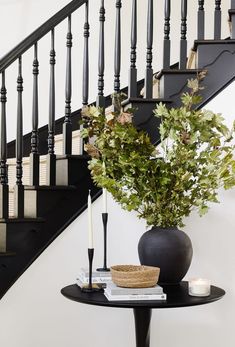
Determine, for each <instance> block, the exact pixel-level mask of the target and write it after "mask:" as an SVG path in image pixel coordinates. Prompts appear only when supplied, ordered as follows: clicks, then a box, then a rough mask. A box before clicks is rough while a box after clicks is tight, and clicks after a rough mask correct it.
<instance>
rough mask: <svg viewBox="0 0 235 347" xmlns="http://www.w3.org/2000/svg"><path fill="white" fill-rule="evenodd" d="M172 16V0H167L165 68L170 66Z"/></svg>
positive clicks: (164, 43) (164, 45) (164, 46)
mask: <svg viewBox="0 0 235 347" xmlns="http://www.w3.org/2000/svg"><path fill="white" fill-rule="evenodd" d="M170 17H171V1H170V0H165V24H164V42H163V68H164V69H169V67H170V52H171V41H170Z"/></svg>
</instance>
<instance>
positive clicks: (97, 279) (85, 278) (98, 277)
mask: <svg viewBox="0 0 235 347" xmlns="http://www.w3.org/2000/svg"><path fill="white" fill-rule="evenodd" d="M111 280H112V278H111V272H110V271H107V272H101V271H93V272H92V283H99V284H103V286H104V287H105V285H106V283H107V282H110V281H111ZM88 283H89V271H88V269H84V268H81V270H80V272H79V275H78V277H77V285H78V286H79V287H83V285H86V284H88Z"/></svg>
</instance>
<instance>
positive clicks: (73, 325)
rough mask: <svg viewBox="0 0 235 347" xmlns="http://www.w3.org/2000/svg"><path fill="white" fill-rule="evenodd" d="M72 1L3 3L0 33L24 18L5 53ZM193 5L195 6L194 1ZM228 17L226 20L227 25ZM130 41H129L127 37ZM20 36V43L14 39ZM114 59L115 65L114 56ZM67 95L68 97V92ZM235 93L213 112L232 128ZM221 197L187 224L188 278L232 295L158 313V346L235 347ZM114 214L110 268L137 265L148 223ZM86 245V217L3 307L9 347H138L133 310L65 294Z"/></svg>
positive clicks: (228, 198) (229, 219) (229, 214)
mask: <svg viewBox="0 0 235 347" xmlns="http://www.w3.org/2000/svg"><path fill="white" fill-rule="evenodd" d="M66 2H67V1H58V0H57V1H50V3H49V2H46V1H44V0H41V1H40V2H39V1H34V0H31V1H26V0H24V1H23V0H17V1H10V0H8V1H3V0H0V16H1V20H0V29H1V32H2V33H3V32H4V30H3V29H5V28H6V27H7V22H8V21H9V18H10V17H9V16H8V20H7V17H5V16H4V13H6V9H7V10H8V11H10V10H14V11H15V15H14V19H17V18H18V21H17V20H16V21H13V22H14V23H15V31H13V32H11V31H10V32H9V33H8V35H7V36H8V37H5V38H4V37H3V35H2V37H1V41H2V42H3V43H2V44H1V47H3V44H4V45H5V46H4V51H5V49H6V48H10V47H11V46H12V45H11V44H10V43H12V42H13V41H14V40H15V42H14V43H17V42H18V40H19V39H20V38H21V37H22V36H24V35H23V34H24V33H29V32H30V31H31V30H32V29H33V28H34V27H36V26H37V25H39V24H40V23H41V19H43V20H44V19H46V17H48V16H50V15H51V14H52V13H53V12H54V10H53V9H54V8H55V7H57V8H58V9H59V8H60V7H61V5H64V4H65V3H66ZM97 3H99V1H94V7H95V6H96V5H97ZM128 3H129V2H128ZM175 3H176V2H174V4H175ZM177 3H180V1H178V2H177ZM192 3H195V2H193V1H191V4H192ZM212 3H214V2H213V1H211V5H212ZM225 3H228V2H225ZM141 6H142V2H141ZM227 7H228V6H227ZM108 8H109V9H110V13H111V2H108ZM225 8H226V6H225ZM23 10H27V11H28V13H27V16H25V15H23V13H24V12H23ZM159 11H160V10H159ZM174 12H175V11H174ZM9 13H10V12H9ZM211 13H212V12H209V13H208V20H210V18H209V16H210V17H212V15H211ZM174 14H175V13H174ZM225 18H226V15H225V17H224V21H225ZM124 20H127V19H124ZM110 21H111V20H110ZM210 26H213V23H210ZM161 27H162V26H161ZM208 28H209V26H208ZM124 34H125V33H124ZM17 35H18V36H17ZM208 35H209V34H208ZM126 36H128V35H127V34H125V37H126ZM15 37H17V38H16V39H14V38H15ZM143 38H144V35H143ZM7 39H8V40H7ZM7 41H9V42H7ZM80 43H81V41H80ZM8 45H9V46H8ZM127 46H129V43H128V44H127ZM143 46H144V47H145V44H143ZM176 48H177V47H176ZM175 51H177V49H176V50H175ZM110 52H112V51H111V49H110ZM128 54H129V53H128ZM109 58H110V65H112V64H111V61H112V59H111V58H112V54H111V53H110V57H109ZM155 64H156V65H157V63H155ZM80 65H81V64H80ZM94 69H95V67H94ZM12 78H13V77H12ZM125 78H126V76H125ZM110 79H111V77H110ZM13 81H14V79H13ZM92 85H93V84H92ZM94 88H96V84H95V87H94ZM44 89H46V87H45V88H44ZM61 90H62V92H63V88H62V87H61ZM94 90H95V89H94ZM234 94H235V84H232V85H231V86H230V87H229V88H228V89H227V90H226V91H224V92H223V93H222V94H221V95H219V96H218V97H217V98H216V99H215V100H214V101H212V102H211V103H210V106H208V108H209V107H210V108H211V109H213V110H215V111H221V112H223V114H224V115H226V119H227V120H228V122H229V121H230V122H231V119H233V118H234V116H233V108H234V107H233V96H234ZM13 106H15V105H14V103H13ZM11 116H12V115H11ZM220 199H221V204H219V205H213V207H212V208H211V210H210V212H209V213H208V214H207V215H206V216H205V217H204V218H203V219H201V218H199V217H198V216H196V215H192V216H191V217H190V218H189V219H188V220H187V227H186V228H185V231H187V232H188V234H189V235H190V237H191V239H192V241H193V246H194V258H193V263H192V266H191V268H190V271H189V273H188V275H187V278H189V277H191V276H203V277H207V278H210V279H211V280H212V282H213V283H214V284H216V285H218V286H221V287H223V288H224V289H225V290H226V291H227V294H226V296H225V298H224V299H223V300H221V301H219V302H217V303H213V304H210V305H206V306H201V307H194V308H186V309H169V310H161V311H160V310H159V311H155V312H154V314H153V320H152V336H151V339H152V346H153V345H157V346H159V347H160V346H164V347H170V346H173V345H174V346H175V347H188V346H190V347H198V346H201V347H208V346H213V347H221V346H226V347H233V346H234V344H235V334H234V306H235V291H234V288H235V271H234V270H235V252H234V246H233V245H234V243H235V236H234V232H233V231H234V227H235V218H234V208H233V206H234V201H235V191H234V190H232V191H228V192H224V191H221V192H220ZM101 208H102V203H101V201H96V202H95V203H94V212H93V214H94V224H95V225H96V230H95V247H96V256H95V264H96V265H100V264H101V263H102V225H101V219H100V212H101ZM109 212H110V221H109V264H117V263H138V256H137V243H138V240H139V238H140V236H141V234H142V232H143V231H144V230H145V224H144V222H142V221H139V220H138V219H137V218H136V216H135V214H134V213H127V212H124V211H122V210H121V209H120V208H119V206H117V205H116V204H115V203H114V202H113V201H112V200H111V199H109ZM86 247H87V214H86V212H85V213H84V214H83V215H81V216H80V217H79V218H78V219H77V220H76V221H75V222H74V223H73V224H72V225H71V226H70V227H69V228H68V229H67V230H66V231H65V232H64V233H63V234H62V235H61V236H60V237H59V238H58V239H57V240H56V241H55V242H53V244H52V245H51V246H50V247H49V248H48V249H47V250H46V251H45V252H44V253H43V254H42V256H41V257H40V258H39V259H38V260H37V261H35V262H34V264H33V265H32V266H31V267H30V268H29V269H28V271H27V272H26V273H25V274H24V275H23V276H22V277H21V278H20V279H19V280H18V281H17V283H16V284H15V285H14V286H13V287H12V288H11V289H10V290H9V292H8V293H7V294H6V295H5V296H4V298H3V299H2V300H1V301H0V326H1V338H0V341H1V345H2V346H4V347H32V346H34V347H51V346H53V347H55V346H56V347H64V346H69V347H77V346H81V347H84V346H86V347H92V346H94V345H95V346H97V347H101V346H102V347H103V346H108V345H110V346H112V347H120V346H129V347H131V346H133V347H134V345H135V344H134V329H133V328H134V325H133V317H132V312H131V310H122V309H108V308H102V307H92V306H87V305H82V304H78V303H75V302H72V301H69V300H67V299H65V298H64V297H62V295H61V294H60V289H61V288H62V287H63V286H65V285H67V284H71V283H74V282H75V278H76V275H77V273H78V271H79V268H80V267H81V266H85V265H86V264H87V255H86ZM104 327H105V328H106V330H105V331H104ZM91 329H92V330H91ZM91 331H92V333H91Z"/></svg>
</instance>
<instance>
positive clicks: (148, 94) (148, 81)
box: [145, 0, 153, 99]
mask: <svg viewBox="0 0 235 347" xmlns="http://www.w3.org/2000/svg"><path fill="white" fill-rule="evenodd" d="M152 50H153V0H148V14H147V55H146V75H145V98H146V99H151V98H152V95H153V68H152V61H153V53H152Z"/></svg>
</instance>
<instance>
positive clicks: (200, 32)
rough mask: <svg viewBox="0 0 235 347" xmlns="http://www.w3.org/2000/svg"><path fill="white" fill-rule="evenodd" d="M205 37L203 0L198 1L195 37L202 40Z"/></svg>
mask: <svg viewBox="0 0 235 347" xmlns="http://www.w3.org/2000/svg"><path fill="white" fill-rule="evenodd" d="M204 37H205V10H204V0H199V1H198V14H197V38H198V40H204Z"/></svg>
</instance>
